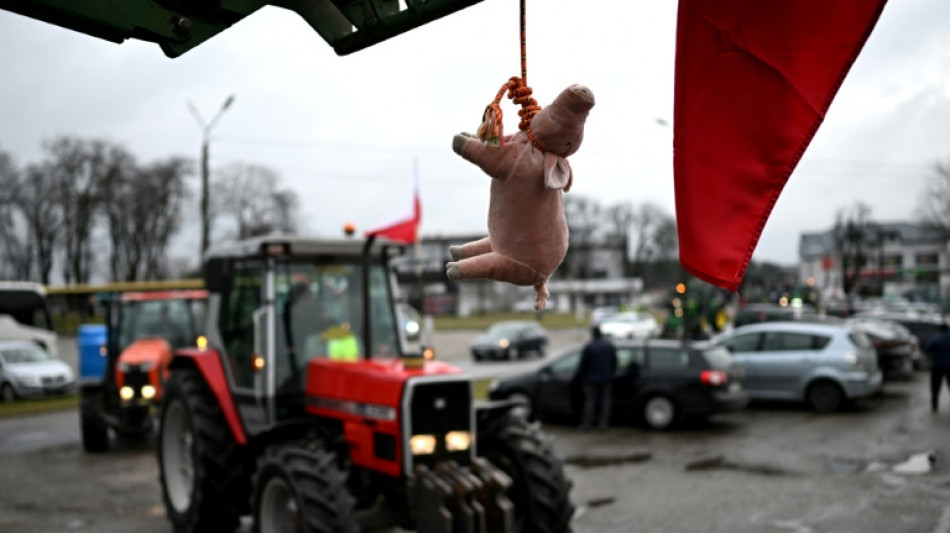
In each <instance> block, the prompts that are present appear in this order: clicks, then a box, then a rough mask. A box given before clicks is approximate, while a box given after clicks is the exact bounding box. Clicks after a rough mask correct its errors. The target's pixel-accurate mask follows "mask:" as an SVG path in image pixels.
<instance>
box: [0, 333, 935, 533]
mask: <svg viewBox="0 0 950 533" xmlns="http://www.w3.org/2000/svg"><path fill="white" fill-rule="evenodd" d="M472 335H473V334H472V333H467V332H460V333H450V334H438V335H436V337H435V338H434V339H433V343H434V345H435V346H436V348H437V350H438V352H439V354H440V357H442V358H444V359H446V360H454V361H455V362H457V363H459V364H460V366H469V367H470V369H471V370H472V373H474V374H478V375H483V374H491V373H494V372H508V371H512V370H513V369H514V368H516V367H519V368H520V367H526V366H532V365H534V364H537V362H536V361H528V362H516V363H491V364H478V365H474V364H472V363H469V362H468V358H467V352H466V350H465V348H466V346H467V342H468V340H469V339H470V338H471V336H472ZM583 339H584V332H583V331H570V332H556V338H555V339H553V340H552V342H553V344H554V346H555V349H554V350H552V352H553V351H556V347H558V346H563V345H566V344H569V343H573V342H581V341H583ZM61 353H62V352H61ZM927 394H928V392H927V382H926V375H925V374H916V375H914V376H911V377H910V378H909V379H908V380H904V381H898V382H888V383H887V384H886V385H885V392H884V394H882V395H881V396H879V397H876V398H873V399H870V400H867V401H864V402H861V403H860V404H858V405H857V406H856V407H854V408H852V409H849V410H847V411H844V412H840V413H834V414H831V415H817V414H814V413H811V412H809V411H807V410H805V409H803V408H800V407H797V406H787V405H782V404H753V405H752V406H751V407H750V408H749V409H747V410H745V411H743V412H739V413H734V414H730V415H725V416H719V417H716V418H714V419H712V421H710V422H707V423H699V424H694V425H690V426H685V427H680V428H678V429H675V430H673V431H669V432H662V433H657V432H649V431H645V430H641V429H639V428H636V427H619V428H612V429H611V430H609V431H608V432H607V433H583V434H580V433H577V432H575V431H574V429H573V428H571V427H567V426H560V425H556V424H552V423H545V429H546V430H547V431H549V432H550V433H551V434H552V435H553V436H554V438H555V445H556V448H557V449H558V451H559V452H560V453H561V454H562V456H563V457H564V458H565V460H566V461H567V471H568V474H569V476H570V477H571V478H572V480H573V482H574V489H573V491H572V495H573V499H574V501H575V504H576V505H577V506H578V512H577V514H576V516H575V520H574V531H575V532H577V533H587V532H628V531H663V532H667V531H671V532H677V531H704V532H718V531H721V532H734V531H751V532H758V531H763V532H771V531H775V532H783V531H789V532H850V531H854V532H898V531H899V532H928V533H929V532H935V533H936V532H950V399H945V400H944V404H943V411H942V412H940V413H937V414H936V415H934V414H932V413H930V411H929V408H928V401H927V400H928V396H927ZM945 394H946V393H945ZM918 454H929V456H930V457H931V458H932V461H928V460H927V459H926V458H925V459H924V460H923V462H922V463H921V464H923V465H924V466H926V467H927V468H925V470H926V471H924V472H919V473H902V472H901V471H902V470H903V469H905V467H907V466H908V465H909V466H915V465H914V464H911V463H907V461H908V459H910V458H912V457H914V456H915V455H918ZM921 457H926V456H921ZM931 464H932V468H930V465H931ZM910 470H914V469H913V468H911V469H910ZM918 470H919V469H918ZM0 531H2V532H7V531H10V532H19V531H24V532H41V533H42V532H59V531H90V532H92V531H96V532H104V533H109V532H116V533H118V532H127V531H138V532H143V533H151V532H158V531H170V527H169V525H168V522H167V521H166V519H165V517H164V511H163V509H162V506H161V499H160V493H159V486H158V481H157V472H156V465H155V458H154V452H153V450H152V447H151V443H149V442H145V443H126V442H119V443H117V449H116V450H115V451H113V452H111V453H109V454H106V455H99V456H87V455H85V454H84V453H83V452H82V450H81V446H80V444H79V432H78V415H77V414H76V413H75V412H72V411H69V412H61V413H52V414H47V415H42V416H36V417H31V418H28V419H18V418H14V419H6V420H0Z"/></svg>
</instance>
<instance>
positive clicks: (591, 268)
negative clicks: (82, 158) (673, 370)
mask: <svg viewBox="0 0 950 533" xmlns="http://www.w3.org/2000/svg"><path fill="white" fill-rule="evenodd" d="M482 237H484V235H483V234H480V235H444V236H443V235H438V236H424V237H422V238H420V239H419V241H418V242H417V243H416V244H415V245H413V246H410V247H409V250H408V251H407V253H406V254H405V255H404V256H403V257H401V258H399V259H398V260H397V261H395V262H394V268H395V274H396V279H397V281H398V282H399V286H400V290H401V292H402V295H403V299H404V300H406V301H407V302H409V303H410V304H411V305H413V306H414V307H416V308H417V309H418V310H419V311H421V312H423V313H424V314H428V315H446V314H450V315H457V316H469V315H473V314H480V313H488V312H496V311H512V310H514V311H530V310H532V309H533V305H534V289H533V288H531V287H518V286H515V285H511V284H508V283H499V282H496V281H484V280H471V281H465V282H463V283H453V282H451V281H449V280H448V278H447V277H446V276H445V264H446V263H448V262H449V261H451V259H450V258H449V246H452V245H459V244H464V243H467V242H471V241H474V240H477V239H480V238H482ZM613 244H615V243H612V242H607V243H601V244H599V245H598V244H597V243H593V244H591V245H588V246H587V247H585V249H584V250H583V253H579V254H576V255H575V256H574V258H573V260H572V262H571V264H570V265H568V266H569V267H570V268H562V269H560V270H559V271H558V272H556V273H555V274H554V276H552V278H551V281H549V282H548V292H550V293H551V297H550V299H549V307H548V310H555V311H559V312H577V311H579V310H580V311H583V310H587V309H591V308H593V307H596V306H599V305H607V304H619V303H629V302H631V301H632V300H633V299H634V298H635V297H636V296H637V295H638V294H640V292H642V290H643V283H642V281H641V280H640V279H639V278H625V277H623V264H624V261H623V254H624V253H626V249H625V248H623V247H619V248H618V247H617V246H614V245H613ZM575 270H577V271H581V272H585V273H587V275H586V279H577V277H575V276H574V275H572V273H573V272H574V271H575Z"/></svg>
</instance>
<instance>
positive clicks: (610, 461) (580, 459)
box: [564, 452, 653, 468]
mask: <svg viewBox="0 0 950 533" xmlns="http://www.w3.org/2000/svg"><path fill="white" fill-rule="evenodd" d="M651 457H653V454H652V453H650V452H636V453H629V454H626V455H576V456H573V457H568V458H566V459H565V460H564V462H565V463H567V464H569V465H574V466H579V467H581V468H595V467H598V466H613V465H621V464H630V463H642V462H644V461H649V460H650V458H651Z"/></svg>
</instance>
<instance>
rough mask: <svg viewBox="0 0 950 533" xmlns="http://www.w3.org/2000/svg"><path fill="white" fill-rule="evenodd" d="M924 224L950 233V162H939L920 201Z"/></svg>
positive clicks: (935, 164) (934, 167) (921, 216)
mask: <svg viewBox="0 0 950 533" xmlns="http://www.w3.org/2000/svg"><path fill="white" fill-rule="evenodd" d="M920 213H921V215H920V218H921V222H923V223H924V224H926V225H928V226H931V227H934V228H937V229H940V230H942V231H943V232H944V233H947V232H950V161H946V162H937V163H934V166H933V174H932V175H931V177H930V180H929V181H928V183H927V185H926V188H925V189H924V194H923V196H922V197H921V200H920Z"/></svg>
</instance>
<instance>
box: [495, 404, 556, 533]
mask: <svg viewBox="0 0 950 533" xmlns="http://www.w3.org/2000/svg"><path fill="white" fill-rule="evenodd" d="M477 448H478V454H479V455H480V456H482V457H484V458H486V459H488V460H489V461H491V463H492V464H493V465H495V466H496V467H498V468H499V469H501V470H502V471H504V472H505V473H506V474H508V476H509V477H511V480H512V484H511V487H509V489H508V498H509V499H510V500H511V502H512V504H514V511H515V529H514V530H515V531H517V532H520V533H569V532H570V531H571V517H572V516H573V515H574V505H573V504H572V503H571V500H570V491H571V482H570V481H569V480H568V479H567V476H565V475H564V463H563V461H562V460H561V458H560V457H558V456H557V454H556V453H555V452H554V446H553V443H552V441H551V437H550V436H548V435H545V434H544V433H542V432H541V426H540V424H539V423H538V422H528V420H527V419H526V418H525V417H524V415H523V414H522V413H518V412H512V411H509V412H507V413H505V414H503V415H501V416H498V417H496V418H494V419H492V420H489V421H488V422H487V423H486V425H485V427H484V428H483V429H482V430H481V431H480V432H479V437H478V446H477Z"/></svg>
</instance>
